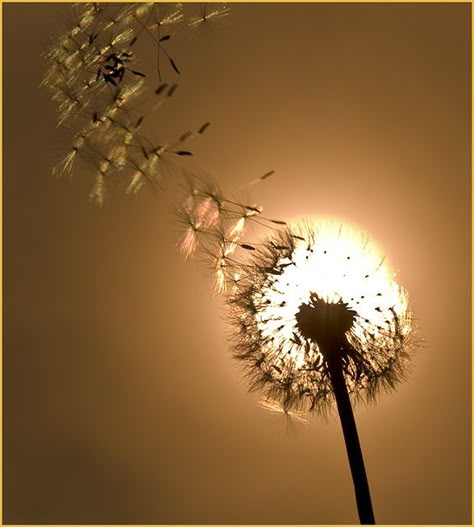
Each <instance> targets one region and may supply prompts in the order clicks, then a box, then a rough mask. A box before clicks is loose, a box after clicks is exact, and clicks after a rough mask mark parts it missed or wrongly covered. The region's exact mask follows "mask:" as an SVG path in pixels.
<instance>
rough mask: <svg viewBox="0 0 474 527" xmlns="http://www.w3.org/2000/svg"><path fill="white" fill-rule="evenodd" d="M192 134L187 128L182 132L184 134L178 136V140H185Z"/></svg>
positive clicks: (181, 141)
mask: <svg viewBox="0 0 474 527" xmlns="http://www.w3.org/2000/svg"><path fill="white" fill-rule="evenodd" d="M192 135H193V133H192V132H190V131H189V130H188V131H187V132H184V134H182V135H181V136H180V137H179V142H180V143H184V141H186V139H189V138H190V137H191V136H192Z"/></svg>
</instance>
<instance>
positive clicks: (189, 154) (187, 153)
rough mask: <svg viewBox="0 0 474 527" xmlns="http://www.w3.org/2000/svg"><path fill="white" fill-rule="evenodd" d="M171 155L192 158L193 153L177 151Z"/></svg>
mask: <svg viewBox="0 0 474 527" xmlns="http://www.w3.org/2000/svg"><path fill="white" fill-rule="evenodd" d="M173 154H176V155H177V156H192V155H193V153H192V152H190V151H189V150H178V151H177V152H173Z"/></svg>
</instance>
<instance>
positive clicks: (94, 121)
mask: <svg viewBox="0 0 474 527" xmlns="http://www.w3.org/2000/svg"><path fill="white" fill-rule="evenodd" d="M98 120H99V119H98V115H97V112H94V113H93V114H92V122H93V123H96V122H97V121H98Z"/></svg>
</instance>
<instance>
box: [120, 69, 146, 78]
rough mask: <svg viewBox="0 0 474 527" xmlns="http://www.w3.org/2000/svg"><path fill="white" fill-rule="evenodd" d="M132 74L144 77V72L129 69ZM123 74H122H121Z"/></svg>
mask: <svg viewBox="0 0 474 527" xmlns="http://www.w3.org/2000/svg"><path fill="white" fill-rule="evenodd" d="M130 71H131V72H132V73H133V74H134V75H137V76H138V77H146V75H145V74H144V73H141V72H140V71H135V70H130ZM122 75H123V74H122Z"/></svg>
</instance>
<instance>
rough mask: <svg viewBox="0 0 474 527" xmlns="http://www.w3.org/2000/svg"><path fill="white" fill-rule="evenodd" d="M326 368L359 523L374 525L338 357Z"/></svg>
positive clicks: (331, 360)
mask: <svg viewBox="0 0 474 527" xmlns="http://www.w3.org/2000/svg"><path fill="white" fill-rule="evenodd" d="M327 366H328V369H329V375H330V378H331V383H332V386H333V389H334V395H335V397H336V403H337V409H338V411H339V418H340V420H341V425H342V431H343V433H344V441H345V444H346V451H347V457H348V458H349V465H350V467H351V474H352V481H353V483H354V490H355V495H356V502H357V510H358V512H359V519H360V523H361V524H365V525H374V524H375V517H374V511H373V509H372V500H371V498H370V490H369V482H368V480H367V474H366V472H365V465H364V458H363V456H362V450H361V447H360V442H359V435H358V433H357V427H356V422H355V419H354V413H353V411H352V405H351V401H350V399H349V393H348V391H347V385H346V381H345V379H344V373H343V371H342V364H341V359H340V357H339V356H337V354H331V355H330V358H329V359H328V360H327Z"/></svg>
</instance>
